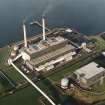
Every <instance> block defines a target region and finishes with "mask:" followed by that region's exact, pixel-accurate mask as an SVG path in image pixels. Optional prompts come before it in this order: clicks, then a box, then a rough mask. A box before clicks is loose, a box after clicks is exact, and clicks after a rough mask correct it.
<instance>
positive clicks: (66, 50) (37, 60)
mask: <svg viewBox="0 0 105 105" xmlns="http://www.w3.org/2000/svg"><path fill="white" fill-rule="evenodd" d="M72 49H74V47H73V46H72V45H66V46H64V47H62V48H60V49H57V50H56V51H53V52H50V53H48V54H44V55H42V56H40V57H38V58H35V59H33V60H31V64H33V65H37V64H39V63H41V62H43V61H46V60H48V59H51V58H53V57H56V56H59V55H61V54H64V53H69V52H70V51H71V50H72Z"/></svg>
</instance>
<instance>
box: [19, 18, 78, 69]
mask: <svg viewBox="0 0 105 105" xmlns="http://www.w3.org/2000/svg"><path fill="white" fill-rule="evenodd" d="M42 26H43V33H42V39H38V40H36V41H35V42H34V43H31V44H28V42H27V37H26V27H25V24H23V32H24V47H21V48H20V49H19V53H20V54H21V56H22V59H23V60H24V62H25V64H26V66H27V67H28V68H30V69H32V70H37V71H41V70H47V71H48V70H51V69H53V68H54V67H55V66H56V65H58V64H62V63H65V62H68V61H70V60H72V58H73V56H74V55H75V54H76V52H75V47H74V46H73V45H72V44H70V43H69V40H68V39H66V38H64V37H63V36H60V35H59V34H58V35H57V36H53V35H49V36H48V37H47V36H46V33H45V20H44V18H43V19H42ZM69 32H72V30H71V31H69Z"/></svg>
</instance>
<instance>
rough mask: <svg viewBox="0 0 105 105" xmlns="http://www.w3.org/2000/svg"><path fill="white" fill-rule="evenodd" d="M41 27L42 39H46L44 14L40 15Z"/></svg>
mask: <svg viewBox="0 0 105 105" xmlns="http://www.w3.org/2000/svg"><path fill="white" fill-rule="evenodd" d="M42 27H43V40H44V41H45V40H46V36H45V18H44V16H43V17H42Z"/></svg>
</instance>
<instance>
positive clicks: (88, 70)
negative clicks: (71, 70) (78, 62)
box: [75, 62, 105, 79]
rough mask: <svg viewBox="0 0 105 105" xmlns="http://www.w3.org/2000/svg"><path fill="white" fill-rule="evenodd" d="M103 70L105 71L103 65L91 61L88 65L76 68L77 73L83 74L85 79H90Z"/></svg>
mask: <svg viewBox="0 0 105 105" xmlns="http://www.w3.org/2000/svg"><path fill="white" fill-rule="evenodd" d="M102 72H105V69H104V68H103V67H99V65H98V64H97V63H95V62H91V63H89V64H88V65H86V66H84V67H82V68H80V69H78V70H76V71H75V74H79V75H83V76H84V78H85V79H90V78H92V77H94V76H96V75H97V74H100V73H102Z"/></svg>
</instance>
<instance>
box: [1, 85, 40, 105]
mask: <svg viewBox="0 0 105 105" xmlns="http://www.w3.org/2000/svg"><path fill="white" fill-rule="evenodd" d="M39 96H40V94H39V93H38V92H37V91H36V90H35V89H34V88H33V87H31V86H29V87H27V88H25V89H22V90H20V91H18V92H16V93H14V94H13V95H10V96H7V97H4V98H1V99H0V105H40V104H39V102H38V98H39Z"/></svg>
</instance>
